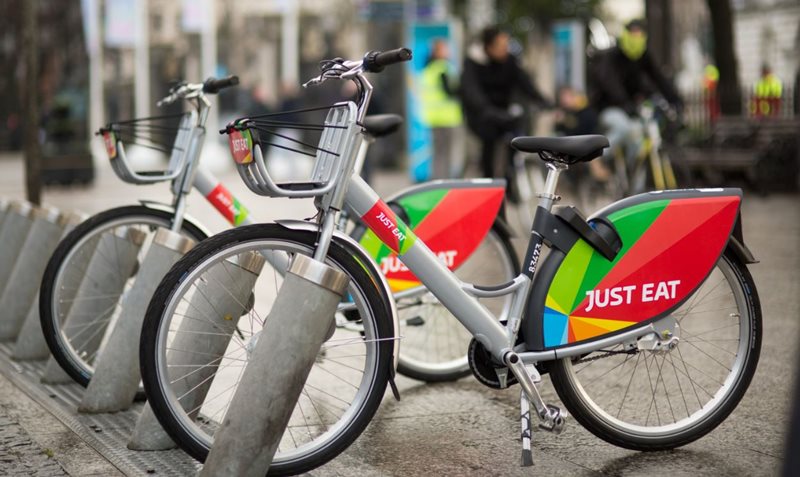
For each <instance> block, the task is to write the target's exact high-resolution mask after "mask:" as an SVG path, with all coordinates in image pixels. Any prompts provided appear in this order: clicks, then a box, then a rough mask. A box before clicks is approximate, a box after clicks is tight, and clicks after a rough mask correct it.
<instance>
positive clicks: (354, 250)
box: [276, 220, 400, 370]
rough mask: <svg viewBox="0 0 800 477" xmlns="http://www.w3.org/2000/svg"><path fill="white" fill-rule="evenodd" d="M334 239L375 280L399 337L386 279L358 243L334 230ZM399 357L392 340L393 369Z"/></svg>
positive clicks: (301, 224)
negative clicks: (345, 248)
mask: <svg viewBox="0 0 800 477" xmlns="http://www.w3.org/2000/svg"><path fill="white" fill-rule="evenodd" d="M276 222H277V223H278V224H279V225H280V226H282V227H286V228H287V229H292V230H308V231H312V232H318V231H319V226H317V224H314V223H311V222H306V221H303V220H278V221H276ZM333 235H334V238H335V239H336V240H338V241H339V243H341V244H342V245H344V246H345V247H347V249H348V251H349V252H350V253H351V254H352V255H353V256H354V257H356V258H358V261H359V262H361V264H362V265H363V266H364V267H365V268H366V269H367V271H368V272H369V274H370V275H371V276H372V278H373V279H374V280H375V283H376V285H377V286H378V287H380V289H381V296H383V297H384V299H385V302H386V307H387V308H388V310H389V312H390V314H391V316H392V328H393V330H394V336H395V338H399V337H400V322H399V321H398V320H399V319H398V316H397V306H396V305H395V302H394V298H393V297H392V291H391V289H390V288H389V284H388V283H387V282H386V278H385V277H384V276H383V275H382V274H381V272H380V270H379V269H378V265H377V264H376V263H375V262H374V261H373V259H372V257H370V256H369V255H367V254H366V253H364V250H363V249H362V248H361V247H360V246H359V245H358V243H357V242H356V241H355V240H353V239H352V238H351V237H349V236H348V235H346V234H344V233H342V232H340V231H338V230H336V231H334V232H333ZM399 356H400V340H399V339H394V340H392V365H393V369H394V370H396V369H397V360H398V358H399Z"/></svg>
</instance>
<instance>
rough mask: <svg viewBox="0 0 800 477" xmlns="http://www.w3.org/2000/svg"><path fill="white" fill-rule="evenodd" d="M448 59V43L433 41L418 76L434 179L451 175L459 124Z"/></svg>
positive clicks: (458, 113) (459, 116) (458, 111)
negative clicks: (428, 129)
mask: <svg viewBox="0 0 800 477" xmlns="http://www.w3.org/2000/svg"><path fill="white" fill-rule="evenodd" d="M449 56H450V49H449V48H448V45H447V42H446V41H445V40H442V39H438V40H435V41H434V42H433V45H432V47H431V55H430V58H429V60H428V64H427V65H426V66H425V68H423V70H422V72H421V76H420V100H421V106H422V107H421V110H422V121H423V123H424V124H425V125H426V126H428V127H429V128H430V129H431V134H432V136H433V178H434V179H446V178H449V177H451V175H452V165H453V163H454V160H453V154H454V152H455V151H456V150H457V148H456V147H455V141H456V136H457V132H458V128H459V127H460V126H461V121H462V119H461V103H460V102H459V100H458V94H457V89H458V87H457V85H456V84H455V81H453V75H452V74H451V72H452V67H451V65H450V62H449V61H448V58H449Z"/></svg>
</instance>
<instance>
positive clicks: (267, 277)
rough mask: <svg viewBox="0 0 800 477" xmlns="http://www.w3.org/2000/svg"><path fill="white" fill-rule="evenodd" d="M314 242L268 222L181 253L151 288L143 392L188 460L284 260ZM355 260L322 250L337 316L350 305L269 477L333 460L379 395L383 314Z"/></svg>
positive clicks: (214, 419)
mask: <svg viewBox="0 0 800 477" xmlns="http://www.w3.org/2000/svg"><path fill="white" fill-rule="evenodd" d="M316 240H317V234H316V233H314V232H310V231H298V230H290V229H287V228H284V227H282V226H280V225H277V224H259V225H251V226H246V227H240V228H237V229H234V230H229V231H227V232H223V233H221V234H219V235H216V236H214V237H212V238H210V239H208V240H206V241H205V242H203V243H202V244H200V245H199V246H197V247H196V248H195V249H193V250H192V251H190V252H189V253H188V254H187V255H186V256H185V257H183V258H182V259H181V260H180V261H179V262H178V263H177V264H176V265H175V266H174V267H173V268H172V270H170V272H169V273H168V274H167V276H166V277H165V278H164V280H163V281H162V282H161V284H160V285H159V287H158V289H157V290H156V293H155V295H154V297H153V300H152V301H151V302H150V306H149V307H148V309H147V314H146V318H145V323H144V327H143V329H142V340H141V348H140V351H141V353H140V363H141V367H142V376H143V380H144V385H145V389H146V391H147V396H148V399H149V402H150V405H151V407H152V409H153V411H154V413H155V415H156V416H157V417H158V419H159V422H160V423H161V424H162V426H163V427H164V429H166V431H167V433H168V434H169V435H170V436H171V437H172V439H173V440H174V441H175V442H176V443H177V444H178V445H179V446H180V447H181V448H182V449H183V450H185V451H186V452H188V453H189V454H190V455H192V456H193V457H195V458H196V459H198V460H200V461H203V460H205V458H206V457H207V455H208V452H209V449H210V447H211V445H212V443H213V441H214V434H215V432H216V431H217V429H218V428H219V427H220V426H221V424H222V422H223V420H224V418H225V414H226V412H227V410H228V407H229V406H230V402H231V400H232V398H233V395H234V393H235V391H236V389H237V387H238V384H239V380H240V379H241V375H242V372H243V371H244V367H245V366H246V365H247V363H248V360H249V358H250V353H251V351H252V350H253V348H254V345H255V343H256V340H257V339H258V337H259V336H260V333H261V330H262V327H263V324H264V319H266V317H267V316H268V315H269V313H270V309H271V307H272V304H273V303H274V300H275V298H276V296H277V293H278V290H279V288H280V286H281V284H282V281H283V276H284V275H285V273H286V270H287V268H288V264H289V263H290V262H291V260H292V257H294V256H295V255H297V254H303V255H309V256H310V255H312V254H313V251H314V248H315V242H316ZM357 257H358V254H357V253H354V251H353V250H352V249H350V246H349V245H348V244H347V243H345V242H344V241H339V240H337V239H334V241H333V242H332V243H331V246H330V250H329V254H328V258H327V263H328V265H330V266H332V267H334V268H337V269H339V270H341V271H342V272H344V273H345V274H346V275H347V276H348V277H349V278H350V287H349V290H348V292H349V294H348V298H347V300H346V302H344V303H342V305H341V306H340V308H342V309H344V308H350V307H353V305H354V308H355V311H356V312H357V313H352V312H348V313H346V314H345V313H337V317H336V323H337V326H336V327H335V328H333V329H332V330H331V336H330V338H329V339H328V340H327V341H326V343H325V344H324V345H323V348H322V350H321V351H320V353H319V355H318V356H317V360H316V362H315V364H314V367H313V368H312V370H311V373H310V374H309V376H308V379H307V381H306V383H305V386H304V388H303V391H302V393H301V396H300V399H299V400H298V402H297V404H296V405H295V408H294V411H293V414H292V417H291V419H290V421H289V425H288V427H287V429H286V431H285V432H284V435H283V438H282V440H281V442H280V445H279V447H278V450H277V453H276V454H275V457H274V459H273V462H272V467H270V474H274V475H285V474H296V473H300V472H305V471H308V470H311V469H313V468H315V467H317V466H319V465H322V464H324V463H325V462H327V461H329V460H330V459H332V458H334V457H335V456H336V455H338V454H339V453H340V452H342V451H343V450H344V449H345V448H347V446H349V445H350V443H351V442H352V441H353V440H355V438H356V437H358V435H359V434H360V433H361V432H362V431H363V430H364V428H365V427H366V425H367V424H368V422H369V421H370V419H371V418H372V416H373V415H374V413H375V411H376V410H377V408H378V405H379V404H380V401H381V399H382V397H383V394H384V391H385V389H386V384H387V381H388V378H389V372H390V369H391V365H392V358H391V354H392V353H391V351H392V348H393V343H392V340H393V339H394V332H393V326H392V320H391V316H390V307H389V305H388V302H387V297H385V296H384V295H383V294H382V293H381V291H380V290H379V288H378V287H377V286H376V285H375V280H374V277H373V276H371V275H370V273H369V272H368V271H367V269H366V268H365V267H364V266H363V265H362V263H360V262H359V259H358V258H357ZM253 264H257V265H256V266H254V265H253ZM345 315H347V316H346V317H345ZM259 364H261V365H268V363H259Z"/></svg>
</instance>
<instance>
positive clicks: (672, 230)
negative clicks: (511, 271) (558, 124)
mask: <svg viewBox="0 0 800 477" xmlns="http://www.w3.org/2000/svg"><path fill="white" fill-rule="evenodd" d="M740 202H741V192H740V191H738V190H734V189H729V190H721V189H717V190H711V191H671V192H663V193H653V194H642V195H640V196H636V197H634V198H630V199H627V200H625V201H623V202H621V203H620V204H623V205H622V206H611V207H609V208H608V209H607V210H608V212H605V213H601V214H600V216H601V217H603V218H605V219H606V220H607V221H609V222H611V223H613V224H614V226H615V228H616V229H617V232H618V233H619V235H620V237H621V239H622V249H621V250H620V253H619V254H618V255H617V257H616V258H615V259H614V260H613V261H611V262H609V261H608V260H606V259H605V258H603V257H602V256H601V255H600V254H599V253H597V252H596V251H594V249H592V248H591V247H590V246H589V245H588V244H587V243H586V242H583V241H582V240H579V241H578V242H577V243H576V244H575V245H574V246H573V247H572V249H571V250H570V251H569V253H568V254H567V256H566V257H565V259H564V261H563V263H562V264H561V266H560V268H559V270H558V272H557V273H556V275H555V278H554V279H553V283H552V284H551V286H550V289H549V291H548V295H547V301H546V304H545V309H544V319H543V330H544V345H545V347H548V348H550V347H557V346H563V345H568V344H572V343H575V342H578V341H585V340H592V339H596V338H600V337H603V336H604V335H606V334H608V333H612V332H616V331H619V330H622V329H625V328H627V327H629V326H634V325H637V324H639V323H642V322H645V321H648V320H651V319H655V318H658V317H661V316H664V315H666V314H668V313H670V312H671V311H674V310H675V309H676V308H677V307H678V306H679V305H680V304H681V303H683V302H684V301H685V300H686V299H687V297H689V296H690V295H691V294H692V292H694V290H696V289H697V288H698V287H699V286H700V285H701V284H702V282H703V280H705V278H706V277H707V276H708V274H709V273H710V272H711V270H712V269H713V267H714V265H715V264H716V262H717V260H718V259H719V257H720V255H721V254H722V252H723V250H724V248H725V245H726V244H727V242H728V237H729V236H730V233H731V230H732V229H733V226H734V223H735V221H736V217H737V215H738V211H739V204H740ZM624 204H630V205H628V206H625V205H624Z"/></svg>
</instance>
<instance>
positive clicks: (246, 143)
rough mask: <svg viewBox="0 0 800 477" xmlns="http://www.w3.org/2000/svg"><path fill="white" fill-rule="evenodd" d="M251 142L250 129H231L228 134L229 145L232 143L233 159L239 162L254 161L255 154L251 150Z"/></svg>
mask: <svg viewBox="0 0 800 477" xmlns="http://www.w3.org/2000/svg"><path fill="white" fill-rule="evenodd" d="M251 143H252V141H251V140H250V133H249V132H248V131H231V132H230V133H229V134H228V145H230V148H231V155H233V160H234V161H236V163H237V164H248V163H250V162H252V161H253V154H252V153H251V150H250V146H251Z"/></svg>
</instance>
